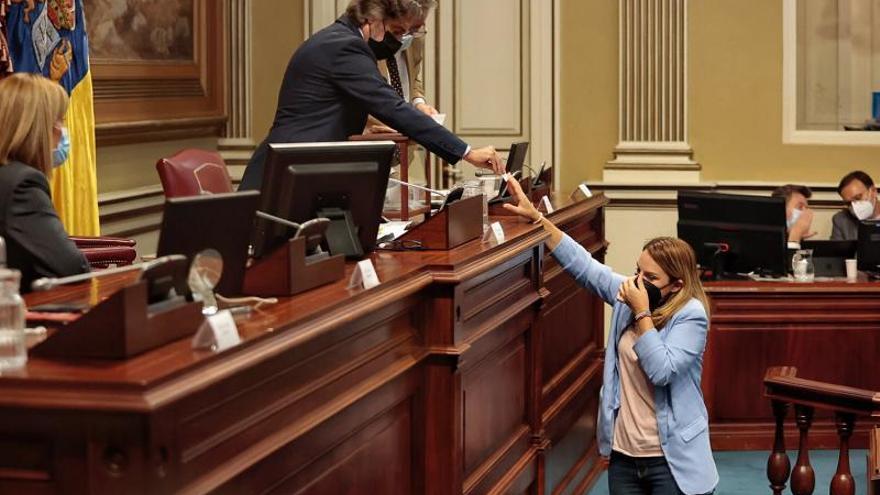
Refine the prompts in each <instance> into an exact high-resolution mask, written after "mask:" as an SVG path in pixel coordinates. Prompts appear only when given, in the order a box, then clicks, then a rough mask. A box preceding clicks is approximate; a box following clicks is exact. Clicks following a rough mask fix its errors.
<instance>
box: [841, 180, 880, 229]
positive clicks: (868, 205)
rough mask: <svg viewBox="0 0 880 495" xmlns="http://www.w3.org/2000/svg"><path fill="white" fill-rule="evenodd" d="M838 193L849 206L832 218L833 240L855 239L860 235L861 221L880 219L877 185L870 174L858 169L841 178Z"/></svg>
mask: <svg viewBox="0 0 880 495" xmlns="http://www.w3.org/2000/svg"><path fill="white" fill-rule="evenodd" d="M837 194H840V197H841V198H843V200H844V201H846V202H847V203H849V207H847V208H846V209H844V210H841V211H839V212H837V213H835V214H834V217H832V218H831V240H833V241H855V240H857V239H858V237H859V222H861V221H862V220H878V219H880V203H878V201H877V187H875V186H874V181H873V180H872V179H871V176H870V175H868V174H866V173H865V172H862V171H861V170H856V171H854V172H850V173H848V174H846V175H845V176H844V177H843V179H840V184H838V185H837Z"/></svg>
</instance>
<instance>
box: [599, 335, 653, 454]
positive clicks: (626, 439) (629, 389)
mask: <svg viewBox="0 0 880 495" xmlns="http://www.w3.org/2000/svg"><path fill="white" fill-rule="evenodd" d="M637 340H638V336H637V335H636V332H635V331H634V330H633V328H632V327H629V328H627V329H626V330H625V331H624V332H623V336H621V337H620V342H619V343H618V344H617V355H618V361H617V363H618V367H619V368H618V371H619V373H620V409H619V410H618V411H617V420H616V421H615V422H614V440H613V442H612V444H611V445H612V449H613V450H616V451H618V452H620V453H622V454H626V455H628V456H630V457H659V456H662V455H663V450H662V449H661V448H660V434H659V432H658V430H657V413H656V412H655V410H654V385H653V384H652V383H651V382H650V381H649V380H648V376H647V375H645V372H644V371H643V370H642V367H641V366H639V357H638V356H637V355H636V351H635V350H633V346H634V345H635V343H636V341H637Z"/></svg>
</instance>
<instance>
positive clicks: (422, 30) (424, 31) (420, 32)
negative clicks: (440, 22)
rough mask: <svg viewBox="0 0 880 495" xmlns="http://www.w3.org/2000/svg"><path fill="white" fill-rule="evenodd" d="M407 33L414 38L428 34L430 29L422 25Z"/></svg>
mask: <svg viewBox="0 0 880 495" xmlns="http://www.w3.org/2000/svg"><path fill="white" fill-rule="evenodd" d="M407 34H409V35H410V36H412V37H413V38H424V37H425V35H427V34H428V29H427V28H426V27H425V26H422V27H420V28H418V29H417V30H415V31H410V32H409V33H407Z"/></svg>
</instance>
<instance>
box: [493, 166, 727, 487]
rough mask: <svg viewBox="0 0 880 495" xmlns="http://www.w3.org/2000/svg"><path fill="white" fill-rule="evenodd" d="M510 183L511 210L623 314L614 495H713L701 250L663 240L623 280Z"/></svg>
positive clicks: (606, 451)
mask: <svg viewBox="0 0 880 495" xmlns="http://www.w3.org/2000/svg"><path fill="white" fill-rule="evenodd" d="M508 182H509V184H510V188H511V190H512V191H513V192H514V194H515V195H516V198H517V201H518V204H517V205H510V204H507V205H504V207H505V208H508V209H509V210H511V211H513V212H515V213H517V214H519V215H521V216H523V217H525V218H527V219H529V220H531V221H533V222H535V223H540V224H541V225H542V226H543V228H544V230H546V231H547V232H548V233H549V234H550V238H549V239H548V240H547V241H546V243H547V248H548V249H549V250H550V251H551V252H552V254H553V257H555V258H556V260H557V261H559V264H560V265H561V266H562V267H563V268H564V269H565V271H566V272H568V273H569V274H570V275H571V276H572V277H574V278H575V280H577V282H578V283H579V284H580V285H582V286H584V287H586V288H588V289H590V290H591V291H593V292H594V293H595V294H597V295H599V296H600V297H601V298H602V299H604V300H605V302H606V303H608V304H610V305H611V306H613V308H614V310H613V313H612V317H611V331H610V333H609V334H608V343H607V345H606V350H605V369H604V373H603V382H602V383H603V388H602V394H601V397H600V402H599V404H600V405H599V425H598V428H597V430H596V431H597V437H598V443H599V453H600V454H601V455H602V456H604V457H610V462H609V466H608V486H609V491H610V493H611V494H612V495H624V494H626V495H632V494H653V495H660V494H663V495H665V494H681V493H685V494H704V493H711V492H712V491H713V490H714V489H715V486H716V485H717V484H718V472H717V470H716V469H715V461H714V459H713V458H712V449H711V446H710V445H709V427H708V420H707V418H708V414H707V412H706V405H705V403H704V402H703V396H702V393H701V391H700V381H701V376H702V370H703V352H704V351H705V349H706V334H707V331H708V326H709V323H708V321H709V320H708V314H707V313H708V304H707V302H706V295H705V293H704V292H703V286H702V284H701V283H700V278H699V275H698V273H697V262H696V257H695V256H694V252H693V250H692V249H691V247H690V246H689V245H688V244H687V243H685V242H684V241H682V240H680V239H675V238H671V237H658V238H656V239H652V240H650V241H648V242H647V243H646V244H645V245H644V247H643V249H642V253H641V255H639V258H638V260H636V273H635V276H632V277H625V276H623V275H619V274H616V273H614V272H613V271H612V270H611V268H609V267H607V266H605V265H603V264H602V263H600V262H598V261H596V260H594V259H593V258H592V256H590V253H589V252H588V251H587V250H585V249H584V248H583V247H581V246H580V245H579V244H577V243H576V242H575V241H574V240H572V239H571V238H570V237H568V236H567V235H565V234H564V233H563V232H562V231H561V230H559V229H558V228H556V226H555V225H553V223H552V222H550V221H549V220H547V219H546V218H544V216H543V215H542V214H541V213H540V212H539V211H538V210H537V209H535V207H534V206H533V205H532V203H531V202H530V201H529V200H528V198H526V197H525V195H524V194H523V192H522V189H521V188H520V187H519V183H518V182H517V181H516V180H510V181H508Z"/></svg>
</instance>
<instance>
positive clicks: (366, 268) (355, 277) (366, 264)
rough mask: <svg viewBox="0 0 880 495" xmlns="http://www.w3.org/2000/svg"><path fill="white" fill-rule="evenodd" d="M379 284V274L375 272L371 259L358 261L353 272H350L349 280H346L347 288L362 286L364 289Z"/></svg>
mask: <svg viewBox="0 0 880 495" xmlns="http://www.w3.org/2000/svg"><path fill="white" fill-rule="evenodd" d="M378 285H379V275H377V274H376V268H375V267H374V266H373V262H372V261H371V260H363V261H358V264H357V266H355V268H354V272H353V273H352V274H351V280H349V282H348V288H349V289H355V288H360V287H363V288H364V289H372V288H373V287H376V286H378Z"/></svg>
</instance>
